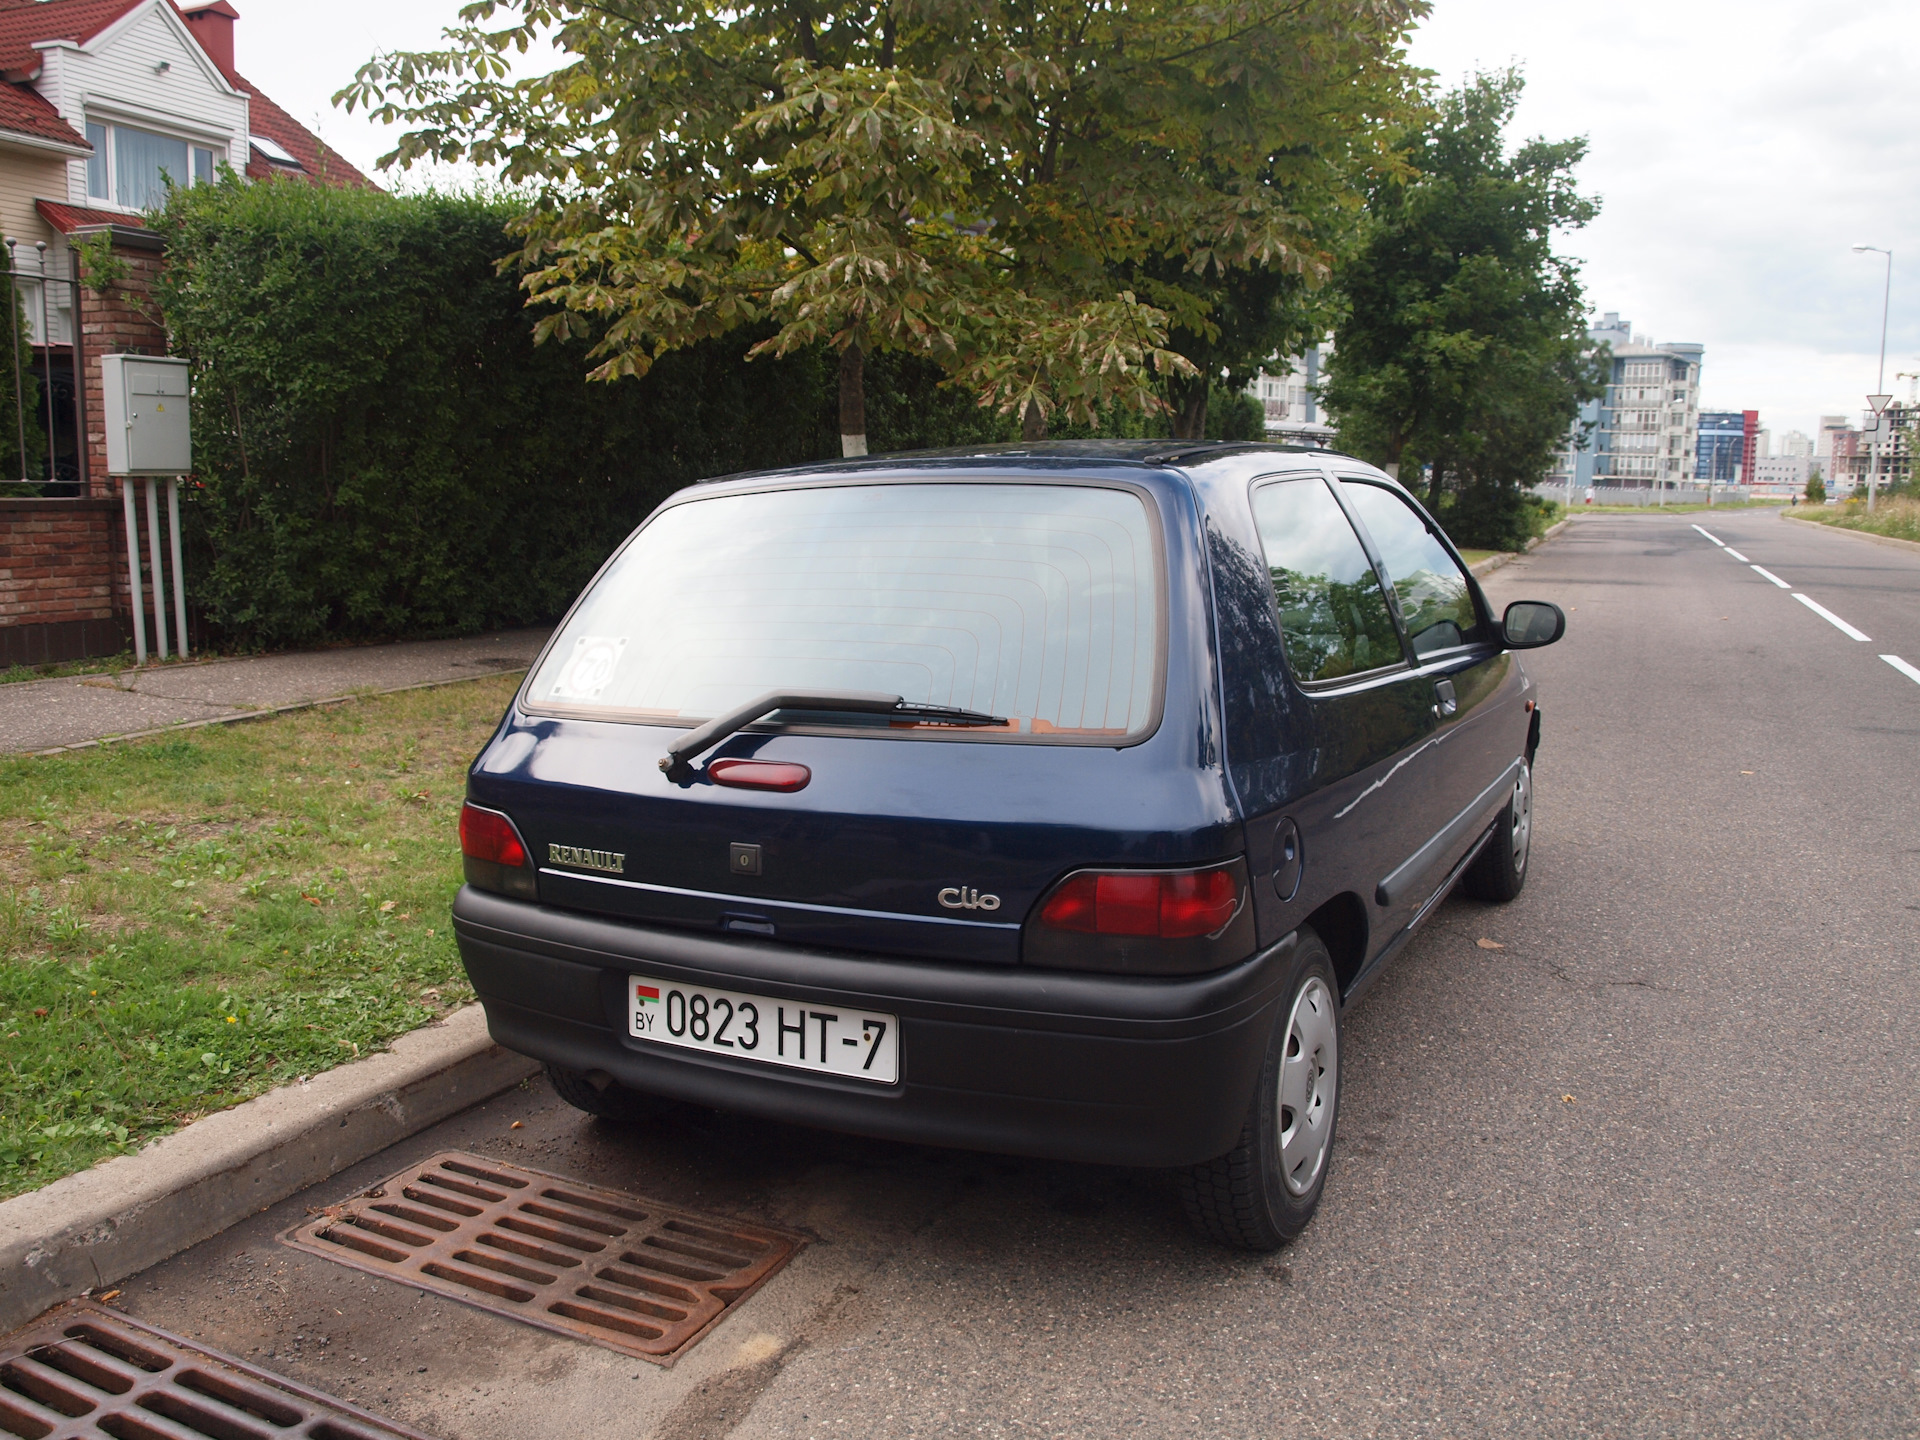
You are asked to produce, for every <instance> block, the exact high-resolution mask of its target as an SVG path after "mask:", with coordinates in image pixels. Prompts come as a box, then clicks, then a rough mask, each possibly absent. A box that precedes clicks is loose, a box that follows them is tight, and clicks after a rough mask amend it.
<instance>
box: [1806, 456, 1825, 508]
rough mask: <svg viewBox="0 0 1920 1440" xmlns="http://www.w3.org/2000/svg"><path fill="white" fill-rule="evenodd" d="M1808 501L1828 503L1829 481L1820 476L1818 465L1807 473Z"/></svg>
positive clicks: (1813, 503) (1808, 502) (1817, 503)
mask: <svg viewBox="0 0 1920 1440" xmlns="http://www.w3.org/2000/svg"><path fill="white" fill-rule="evenodd" d="M1806 503H1807V504H1809V505H1824V504H1826V503H1827V483H1826V481H1824V480H1822V479H1821V478H1820V467H1819V466H1817V465H1816V466H1814V467H1813V469H1812V470H1811V471H1809V472H1808V474H1807V497H1806Z"/></svg>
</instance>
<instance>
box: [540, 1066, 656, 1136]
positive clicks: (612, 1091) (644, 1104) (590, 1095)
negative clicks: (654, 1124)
mask: <svg viewBox="0 0 1920 1440" xmlns="http://www.w3.org/2000/svg"><path fill="white" fill-rule="evenodd" d="M547 1083H548V1084H550V1085H552V1086H553V1093H554V1094H556V1095H558V1096H559V1097H560V1098H561V1099H562V1100H564V1101H566V1102H567V1104H569V1105H571V1106H573V1108H574V1109H576V1110H584V1111H586V1112H587V1114H589V1115H598V1116H599V1117H600V1118H601V1119H602V1120H613V1121H617V1122H619V1123H621V1124H624V1125H631V1124H634V1123H636V1122H638V1121H641V1120H644V1119H646V1118H647V1117H648V1115H649V1114H650V1113H651V1111H652V1109H653V1105H654V1102H653V1101H652V1100H651V1099H650V1098H649V1097H648V1096H645V1095H642V1094H641V1093H640V1092H639V1091H637V1090H629V1089H627V1088H626V1086H624V1085H618V1084H614V1083H613V1082H611V1081H609V1082H608V1083H607V1085H606V1088H604V1089H602V1088H601V1087H599V1086H597V1085H595V1084H594V1083H593V1081H591V1080H589V1079H588V1078H587V1077H586V1076H585V1075H583V1074H581V1073H580V1072H579V1071H578V1070H563V1069H561V1068H560V1067H559V1066H558V1065H549V1066H547Z"/></svg>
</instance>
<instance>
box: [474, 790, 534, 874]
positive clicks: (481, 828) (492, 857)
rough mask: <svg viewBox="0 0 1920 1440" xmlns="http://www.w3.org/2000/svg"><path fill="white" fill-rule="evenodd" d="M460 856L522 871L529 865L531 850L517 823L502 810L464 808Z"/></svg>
mask: <svg viewBox="0 0 1920 1440" xmlns="http://www.w3.org/2000/svg"><path fill="white" fill-rule="evenodd" d="M460 853H461V854H462V855H465V856H466V857H467V858H468V859H470V860H485V861H486V862H488V863H489V864H491V865H505V866H508V867H510V868H513V869H519V868H521V867H523V866H525V865H526V863H527V847H526V846H524V845H522V844H521V843H520V836H519V834H518V833H517V832H516V831H515V830H514V828H513V822H512V821H511V820H509V819H508V818H507V817H506V816H504V815H502V814H501V813H500V812H499V811H498V810H482V809H481V808H480V807H479V806H477V805H463V806H461V807H460Z"/></svg>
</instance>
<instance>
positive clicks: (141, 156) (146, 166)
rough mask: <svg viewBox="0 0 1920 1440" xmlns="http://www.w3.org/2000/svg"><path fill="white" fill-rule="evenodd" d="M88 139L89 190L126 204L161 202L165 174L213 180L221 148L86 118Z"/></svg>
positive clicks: (143, 206)
mask: <svg viewBox="0 0 1920 1440" xmlns="http://www.w3.org/2000/svg"><path fill="white" fill-rule="evenodd" d="M87 143H88V144H90V145H92V146H93V155H92V157H91V158H90V159H89V160H88V161H87V195H88V196H89V197H90V198H92V199H95V200H107V201H111V202H112V203H114V204H116V205H124V206H126V207H127V208H128V209H130V210H149V209H152V208H153V207H154V206H156V205H160V204H163V203H165V201H166V198H167V181H169V180H171V181H172V182H173V183H174V184H175V185H209V184H212V183H213V179H214V168H215V166H216V165H217V164H218V163H219V152H218V151H216V150H213V149H211V148H209V147H207V146H203V145H190V144H189V143H188V142H187V141H185V140H179V139H175V138H174V137H173V136H171V135H161V134H158V133H157V132H155V131H152V130H141V129H138V128H136V127H135V126H132V125H106V124H102V123H100V122H98V121H93V120H89V121H88V122H87Z"/></svg>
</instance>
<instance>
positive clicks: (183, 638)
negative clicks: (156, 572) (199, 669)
mask: <svg viewBox="0 0 1920 1440" xmlns="http://www.w3.org/2000/svg"><path fill="white" fill-rule="evenodd" d="M167 524H168V528H169V529H170V530H171V531H172V532H173V533H172V539H173V638H174V641H175V648H176V649H177V650H178V651H179V653H180V658H181V659H182V660H184V659H186V658H187V570H186V566H185V565H184V564H183V563H182V562H181V559H180V477H179V476H177V475H176V476H174V477H173V478H171V479H169V480H168V481H167Z"/></svg>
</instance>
